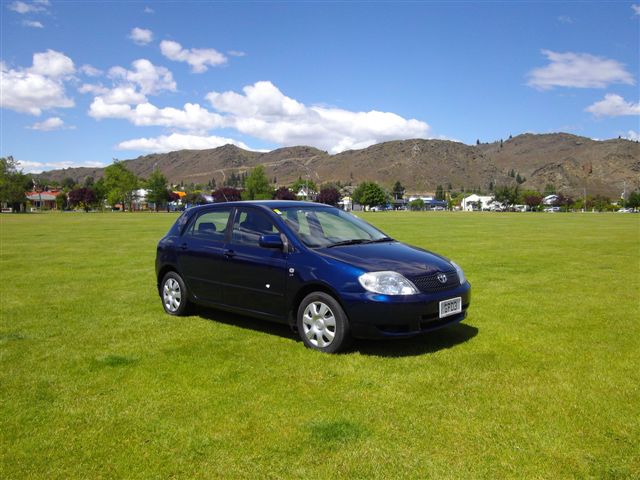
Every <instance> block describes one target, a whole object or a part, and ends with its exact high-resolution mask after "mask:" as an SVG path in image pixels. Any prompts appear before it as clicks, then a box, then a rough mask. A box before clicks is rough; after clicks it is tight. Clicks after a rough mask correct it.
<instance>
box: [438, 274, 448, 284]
mask: <svg viewBox="0 0 640 480" xmlns="http://www.w3.org/2000/svg"><path fill="white" fill-rule="evenodd" d="M437 278H438V281H439V282H440V283H447V276H446V275H445V274H444V273H439V274H438V277H437Z"/></svg>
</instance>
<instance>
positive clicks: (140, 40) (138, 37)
mask: <svg viewBox="0 0 640 480" xmlns="http://www.w3.org/2000/svg"><path fill="white" fill-rule="evenodd" d="M129 38H130V39H131V40H133V42H134V43H136V44H138V45H146V44H148V43H151V42H152V41H153V32H152V31H151V30H147V29H146V28H139V27H135V28H134V29H132V30H131V33H130V34H129Z"/></svg>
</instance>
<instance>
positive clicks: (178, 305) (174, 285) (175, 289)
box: [160, 272, 189, 316]
mask: <svg viewBox="0 0 640 480" xmlns="http://www.w3.org/2000/svg"><path fill="white" fill-rule="evenodd" d="M160 296H161V297H162V306H163V307H164V311H165V312H167V313H168V314H169V315H176V316H181V315H186V314H187V312H188V310H189V299H188V292H187V286H186V285H185V283H184V280H182V277H181V276H180V275H178V274H177V273H176V272H169V273H167V274H166V275H165V276H164V278H163V279H162V284H161V286H160Z"/></svg>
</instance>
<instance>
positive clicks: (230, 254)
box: [224, 250, 236, 258]
mask: <svg viewBox="0 0 640 480" xmlns="http://www.w3.org/2000/svg"><path fill="white" fill-rule="evenodd" d="M235 255H236V252H234V251H233V250H225V251H224V256H225V257H229V258H231V257H234V256H235Z"/></svg>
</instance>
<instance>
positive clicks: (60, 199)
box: [56, 192, 67, 210]
mask: <svg viewBox="0 0 640 480" xmlns="http://www.w3.org/2000/svg"><path fill="white" fill-rule="evenodd" d="M56 207H57V208H58V210H64V209H65V208H67V194H66V193H64V192H60V193H59V194H58V195H56Z"/></svg>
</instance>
